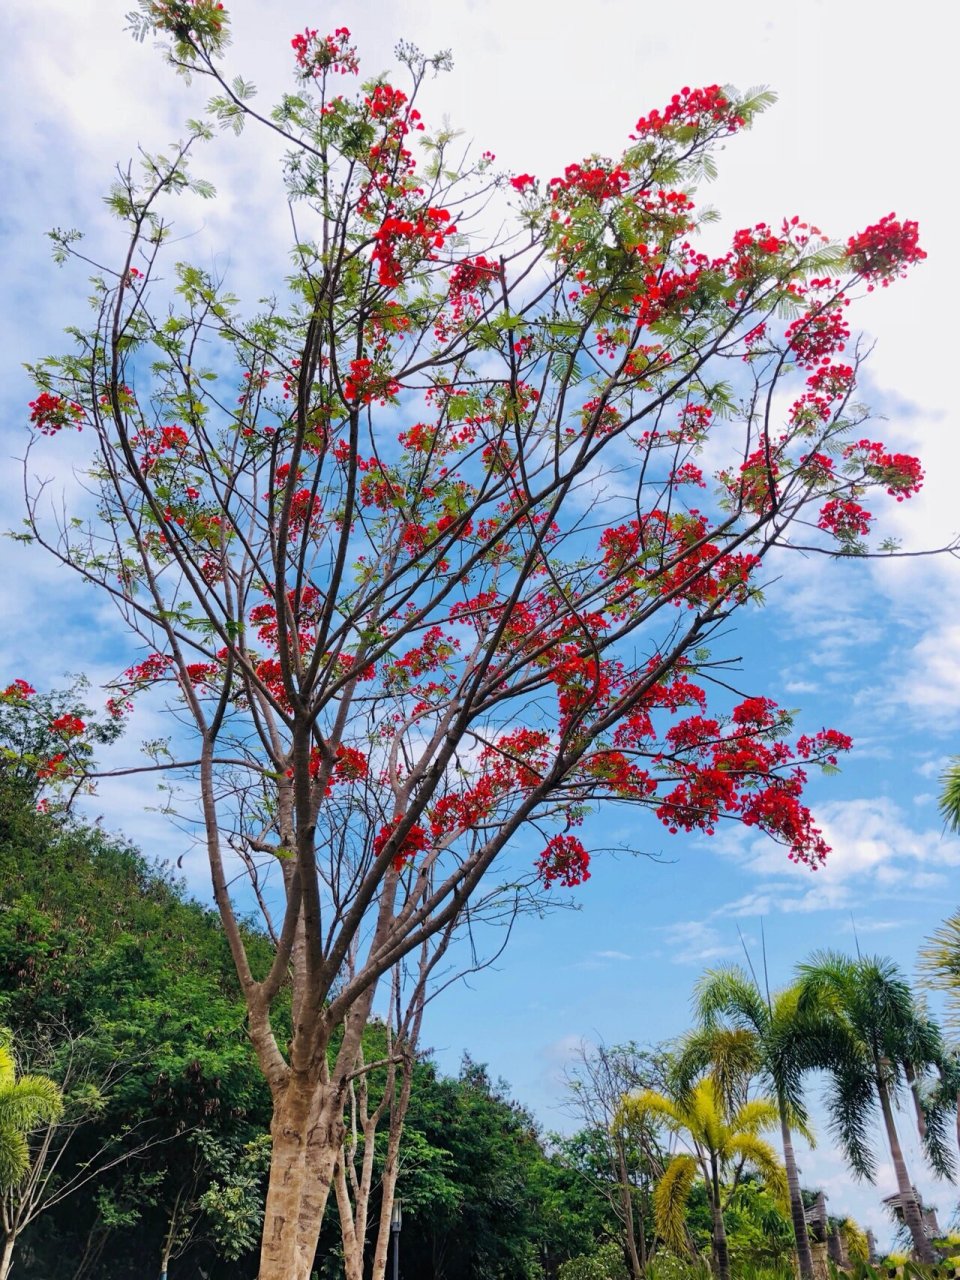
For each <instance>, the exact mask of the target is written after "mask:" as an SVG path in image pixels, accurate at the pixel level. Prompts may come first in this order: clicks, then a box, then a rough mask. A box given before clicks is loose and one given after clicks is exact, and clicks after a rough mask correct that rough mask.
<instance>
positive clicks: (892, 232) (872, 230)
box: [847, 213, 927, 289]
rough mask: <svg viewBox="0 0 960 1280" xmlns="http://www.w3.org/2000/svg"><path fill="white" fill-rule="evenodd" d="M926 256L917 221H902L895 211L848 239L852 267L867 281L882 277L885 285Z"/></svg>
mask: <svg viewBox="0 0 960 1280" xmlns="http://www.w3.org/2000/svg"><path fill="white" fill-rule="evenodd" d="M926 256H927V255H926V253H925V252H924V251H923V249H921V248H920V244H919V228H918V226H917V224H916V223H915V222H899V221H898V220H897V217H896V215H895V214H893V213H888V214H887V216H886V217H885V218H881V219H880V221H879V222H877V223H875V224H874V225H873V226H871V227H867V228H866V229H865V230H863V231H861V232H860V233H859V234H858V235H855V236H851V237H850V239H849V240H848V241H847V258H848V260H849V262H850V265H851V267H852V268H853V270H854V271H856V272H857V273H858V274H859V275H862V276H863V277H864V279H866V280H871V281H875V280H879V281H880V282H881V284H882V285H883V287H884V288H886V287H887V285H888V284H889V283H890V281H891V280H895V279H896V278H897V277H898V276H900V277H902V276H905V275H906V274H907V270H906V269H907V267H908V266H911V265H912V264H913V263H915V262H922V261H923V259H924V258H925V257H926ZM870 288H871V289H872V288H873V285H872V284H871V285H870Z"/></svg>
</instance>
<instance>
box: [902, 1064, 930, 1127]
mask: <svg viewBox="0 0 960 1280" xmlns="http://www.w3.org/2000/svg"><path fill="white" fill-rule="evenodd" d="M903 1070H904V1074H905V1075H906V1077H907V1084H908V1085H909V1086H910V1096H911V1097H912V1098H913V1109H914V1111H915V1112H916V1116H917V1132H918V1133H919V1134H920V1137H921V1139H923V1138H925V1137H926V1136H927V1117H926V1116H925V1115H924V1114H923V1106H922V1105H921V1102H920V1081H919V1080H918V1079H917V1073H916V1072H915V1071H914V1069H913V1065H912V1063H909V1062H905V1063H904V1064H903Z"/></svg>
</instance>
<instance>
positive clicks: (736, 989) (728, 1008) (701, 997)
mask: <svg viewBox="0 0 960 1280" xmlns="http://www.w3.org/2000/svg"><path fill="white" fill-rule="evenodd" d="M693 1006H694V1011H695V1013H696V1016H697V1018H698V1019H699V1021H700V1022H702V1023H703V1024H704V1026H707V1027H710V1026H715V1025H716V1024H717V1023H718V1022H719V1021H720V1020H721V1019H722V1018H726V1019H728V1020H729V1021H730V1022H732V1023H733V1024H734V1025H735V1026H738V1027H742V1028H744V1029H745V1030H749V1031H755V1032H757V1033H758V1034H761V1035H762V1034H763V1031H764V1029H765V1027H766V1025H767V1022H768V1021H769V1011H768V1009H767V1005H766V1002H765V1001H764V998H763V995H762V994H761V992H760V991H759V990H758V989H757V985H756V983H755V982H754V981H753V979H752V978H750V977H749V976H748V975H747V974H746V973H745V972H744V970H743V969H741V967H740V966H739V965H734V964H731V965H723V966H722V967H720V968H717V969H708V970H707V971H706V972H705V973H704V974H703V975H702V977H701V978H700V980H699V981H698V982H697V984H696V986H695V987H694V992H693Z"/></svg>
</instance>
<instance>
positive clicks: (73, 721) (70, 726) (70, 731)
mask: <svg viewBox="0 0 960 1280" xmlns="http://www.w3.org/2000/svg"><path fill="white" fill-rule="evenodd" d="M86 727H87V726H86V725H85V724H84V723H83V721H82V720H81V719H80V717H79V716H71V715H64V716H58V717H57V718H56V720H54V721H53V722H52V724H51V725H50V728H51V729H52V730H53V732H54V733H62V734H63V735H64V737H66V738H73V737H75V736H76V735H77V734H78V733H83V731H84V729H86Z"/></svg>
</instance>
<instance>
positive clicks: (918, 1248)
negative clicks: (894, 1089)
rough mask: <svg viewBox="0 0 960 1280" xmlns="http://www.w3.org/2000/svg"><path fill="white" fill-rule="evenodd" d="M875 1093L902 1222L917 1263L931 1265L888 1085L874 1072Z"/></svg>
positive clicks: (933, 1259) (930, 1250) (932, 1255)
mask: <svg viewBox="0 0 960 1280" xmlns="http://www.w3.org/2000/svg"><path fill="white" fill-rule="evenodd" d="M877 1093H878V1094H879V1096H880V1110H881V1111H882V1112H883V1123H884V1126H885V1128H886V1130H887V1142H888V1143H889V1145H890V1155H891V1157H892V1159H893V1168H894V1171H895V1172H896V1175H897V1191H898V1192H899V1193H900V1206H901V1209H902V1210H903V1220H904V1222H905V1223H906V1224H907V1230H908V1231H909V1232H910V1237H911V1239H912V1240H913V1251H914V1253H915V1254H916V1256H917V1260H918V1261H919V1262H928V1263H934V1262H936V1260H937V1257H936V1254H935V1253H934V1251H933V1246H932V1245H931V1244H930V1241H929V1240H928V1239H927V1233H926V1232H925V1231H924V1229H923V1219H922V1218H921V1216H920V1206H919V1204H918V1203H917V1197H916V1196H915V1194H914V1191H913V1183H912V1182H911V1181H910V1175H909V1174H908V1173H907V1162H906V1161H905V1160H904V1158H903V1151H902V1150H901V1147H900V1139H899V1137H898V1136H897V1126H896V1124H895V1122H894V1119H893V1108H892V1107H891V1105H890V1094H889V1091H888V1089H887V1084H886V1081H885V1079H884V1078H883V1075H882V1074H881V1071H880V1070H878V1072H877Z"/></svg>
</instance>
